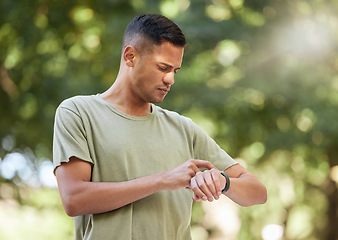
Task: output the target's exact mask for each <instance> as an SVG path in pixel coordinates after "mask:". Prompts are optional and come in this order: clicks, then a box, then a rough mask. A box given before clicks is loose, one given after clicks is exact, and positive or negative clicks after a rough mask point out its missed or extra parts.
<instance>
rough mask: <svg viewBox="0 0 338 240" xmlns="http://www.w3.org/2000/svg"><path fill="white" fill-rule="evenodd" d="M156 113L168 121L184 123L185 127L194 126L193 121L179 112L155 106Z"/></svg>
mask: <svg viewBox="0 0 338 240" xmlns="http://www.w3.org/2000/svg"><path fill="white" fill-rule="evenodd" d="M155 109H156V114H157V116H158V117H159V118H165V119H166V120H168V121H173V122H176V123H179V124H181V125H183V126H184V127H193V125H194V123H193V121H192V120H191V119H190V118H188V117H185V116H183V115H181V114H179V113H177V112H174V111H170V110H167V109H163V108H161V107H159V106H155Z"/></svg>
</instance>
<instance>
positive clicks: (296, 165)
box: [0, 0, 338, 240]
mask: <svg viewBox="0 0 338 240" xmlns="http://www.w3.org/2000/svg"><path fill="white" fill-rule="evenodd" d="M139 13H161V14H163V15H165V16H167V17H169V18H171V19H172V20H174V22H176V23H177V24H178V25H179V26H180V27H181V29H182V30H183V32H184V33H185V35H186V38H187V42H188V45H187V47H186V49H185V55H184V60H183V64H182V69H181V70H180V71H179V73H177V75H176V78H175V85H174V86H173V88H172V91H171V92H170V94H169V95H168V96H167V97H166V99H165V101H164V102H163V103H162V104H161V106H162V107H165V108H168V109H170V110H174V111H177V112H179V113H181V114H183V115H185V116H188V117H190V118H192V119H193V120H194V121H195V122H196V123H197V124H199V125H200V126H201V127H202V128H203V129H205V130H206V131H207V132H208V133H209V134H210V136H212V137H213V138H214V139H215V140H216V141H217V142H218V143H219V145H220V146H221V147H222V148H223V149H225V150H226V151H227V152H228V153H229V154H230V155H231V156H232V157H234V158H236V159H237V160H238V161H240V163H241V164H243V165H244V166H245V167H246V168H247V169H249V170H250V171H252V172H253V173H254V174H255V175H257V176H258V178H259V179H260V180H261V181H262V182H263V183H264V184H265V185H266V187H267V188H268V202H267V203H266V204H265V205H261V206H254V207H250V208H239V207H237V206H236V205H234V204H232V205H231V203H226V204H230V205H231V207H230V209H232V210H231V211H232V212H231V213H232V214H233V213H234V214H235V215H234V217H235V218H236V219H237V222H236V224H235V225H233V226H235V227H236V229H237V230H236V231H234V232H235V233H233V235H231V236H230V235H228V236H224V235H222V236H221V232H222V228H224V229H227V227H228V228H230V227H231V226H232V225H231V226H230V225H227V224H225V223H224V224H223V225H222V223H220V224H219V225H217V226H218V227H217V226H216V225H211V224H207V223H206V222H208V220H206V217H207V215H208V214H206V213H208V211H211V210H209V209H208V206H207V205H208V204H207V203H206V204H200V203H198V204H195V205H194V208H193V219H192V224H193V232H194V239H243V240H247V239H262V238H263V237H262V231H263V229H265V231H263V232H265V234H267V235H268V236H270V237H267V236H266V235H264V234H263V236H264V239H320V240H333V239H338V230H337V223H338V188H337V186H338V184H337V182H338V166H337V164H338V109H337V107H338V52H337V50H338V49H337V46H338V44H337V42H338V1H336V0H326V1H325V0H309V1H301V0H285V1H282V0H274V1H273V0H270V1H268V0H251V1H244V0H210V1H207V0H194V1H192V0H164V1H154V0H129V1H123V0H105V1H89V0H88V1H65V0H57V1H56V0H49V1H47V0H31V1H25V0H23V1H12V0H1V1H0V106H1V107H0V239H36V240H38V239H50V240H52V239H73V234H74V230H73V222H72V219H71V218H69V217H67V216H66V215H65V213H64V211H63V208H62V205H61V203H60V199H59V195H58V191H57V189H56V188H55V178H54V177H53V175H52V167H51V162H50V161H51V158H52V156H51V155H52V154H51V151H52V147H51V146H52V134H53V121H54V113H55V110H56V107H57V106H58V104H60V102H61V101H62V100H63V99H65V98H68V97H71V96H74V95H81V94H96V93H99V92H103V91H104V90H105V89H107V88H108V87H109V86H110V85H111V84H112V83H113V81H114V79H115V77H116V75H117V71H118V67H119V61H120V53H121V42H122V35H123V32H124V29H125V28H126V25H127V24H128V23H129V21H130V20H131V19H132V18H133V17H134V16H135V15H136V14H139ZM53 186H54V187H53ZM232 214H230V210H229V214H228V216H229V218H231V217H233V215H232ZM224 215H225V216H227V211H225V214H224ZM230 221H231V220H230ZM233 226H232V227H231V228H232V230H233V229H234V227H233ZM273 227H277V228H273ZM273 229H277V230H273ZM230 230H231V229H229V231H230ZM268 230H269V231H268ZM280 230H282V231H281V233H280ZM267 232H268V233H267ZM278 235H279V238H278ZM281 235H283V236H281ZM273 236H275V238H273Z"/></svg>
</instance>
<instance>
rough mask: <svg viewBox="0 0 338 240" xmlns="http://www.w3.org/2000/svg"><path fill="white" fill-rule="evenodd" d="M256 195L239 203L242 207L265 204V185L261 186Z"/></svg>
mask: <svg viewBox="0 0 338 240" xmlns="http://www.w3.org/2000/svg"><path fill="white" fill-rule="evenodd" d="M256 193H257V194H256V196H255V197H252V198H251V201H248V202H245V203H242V204H240V205H241V206H242V207H251V206H254V205H260V204H265V203H266V202H267V201H268V193H267V189H266V187H265V186H263V185H262V186H261V187H260V189H259V191H257V192H256Z"/></svg>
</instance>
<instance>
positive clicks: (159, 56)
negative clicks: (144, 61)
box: [147, 42, 184, 68]
mask: <svg viewBox="0 0 338 240" xmlns="http://www.w3.org/2000/svg"><path fill="white" fill-rule="evenodd" d="M183 53H184V47H177V46H174V45H173V44H171V43H169V42H164V43H162V44H161V45H159V46H154V47H153V49H152V51H151V52H150V53H149V54H147V55H149V56H148V57H150V58H151V59H153V60H154V61H156V62H162V63H165V64H169V65H171V66H173V67H175V68H176V67H180V66H181V63H182V58H183Z"/></svg>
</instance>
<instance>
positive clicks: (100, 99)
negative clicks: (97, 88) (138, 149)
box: [92, 93, 157, 121]
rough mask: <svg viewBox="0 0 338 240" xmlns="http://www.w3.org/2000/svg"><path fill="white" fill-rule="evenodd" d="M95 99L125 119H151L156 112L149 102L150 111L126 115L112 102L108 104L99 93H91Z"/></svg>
mask: <svg viewBox="0 0 338 240" xmlns="http://www.w3.org/2000/svg"><path fill="white" fill-rule="evenodd" d="M92 96H93V97H94V98H95V99H97V100H98V101H99V102H101V103H103V104H104V105H106V106H107V107H108V108H109V109H110V110H112V111H113V112H114V113H116V114H118V115H119V116H121V117H123V118H126V119H130V120H140V121H141V120H148V119H151V118H153V117H155V116H156V113H157V109H156V106H155V105H154V104H153V103H150V104H151V110H152V111H151V113H149V114H147V115H146V116H132V115H128V114H126V113H124V112H122V111H120V110H118V109H117V108H115V107H114V106H113V105H112V104H110V103H109V102H107V101H105V100H103V99H102V98H101V97H100V94H99V93H98V94H96V95H92Z"/></svg>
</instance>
